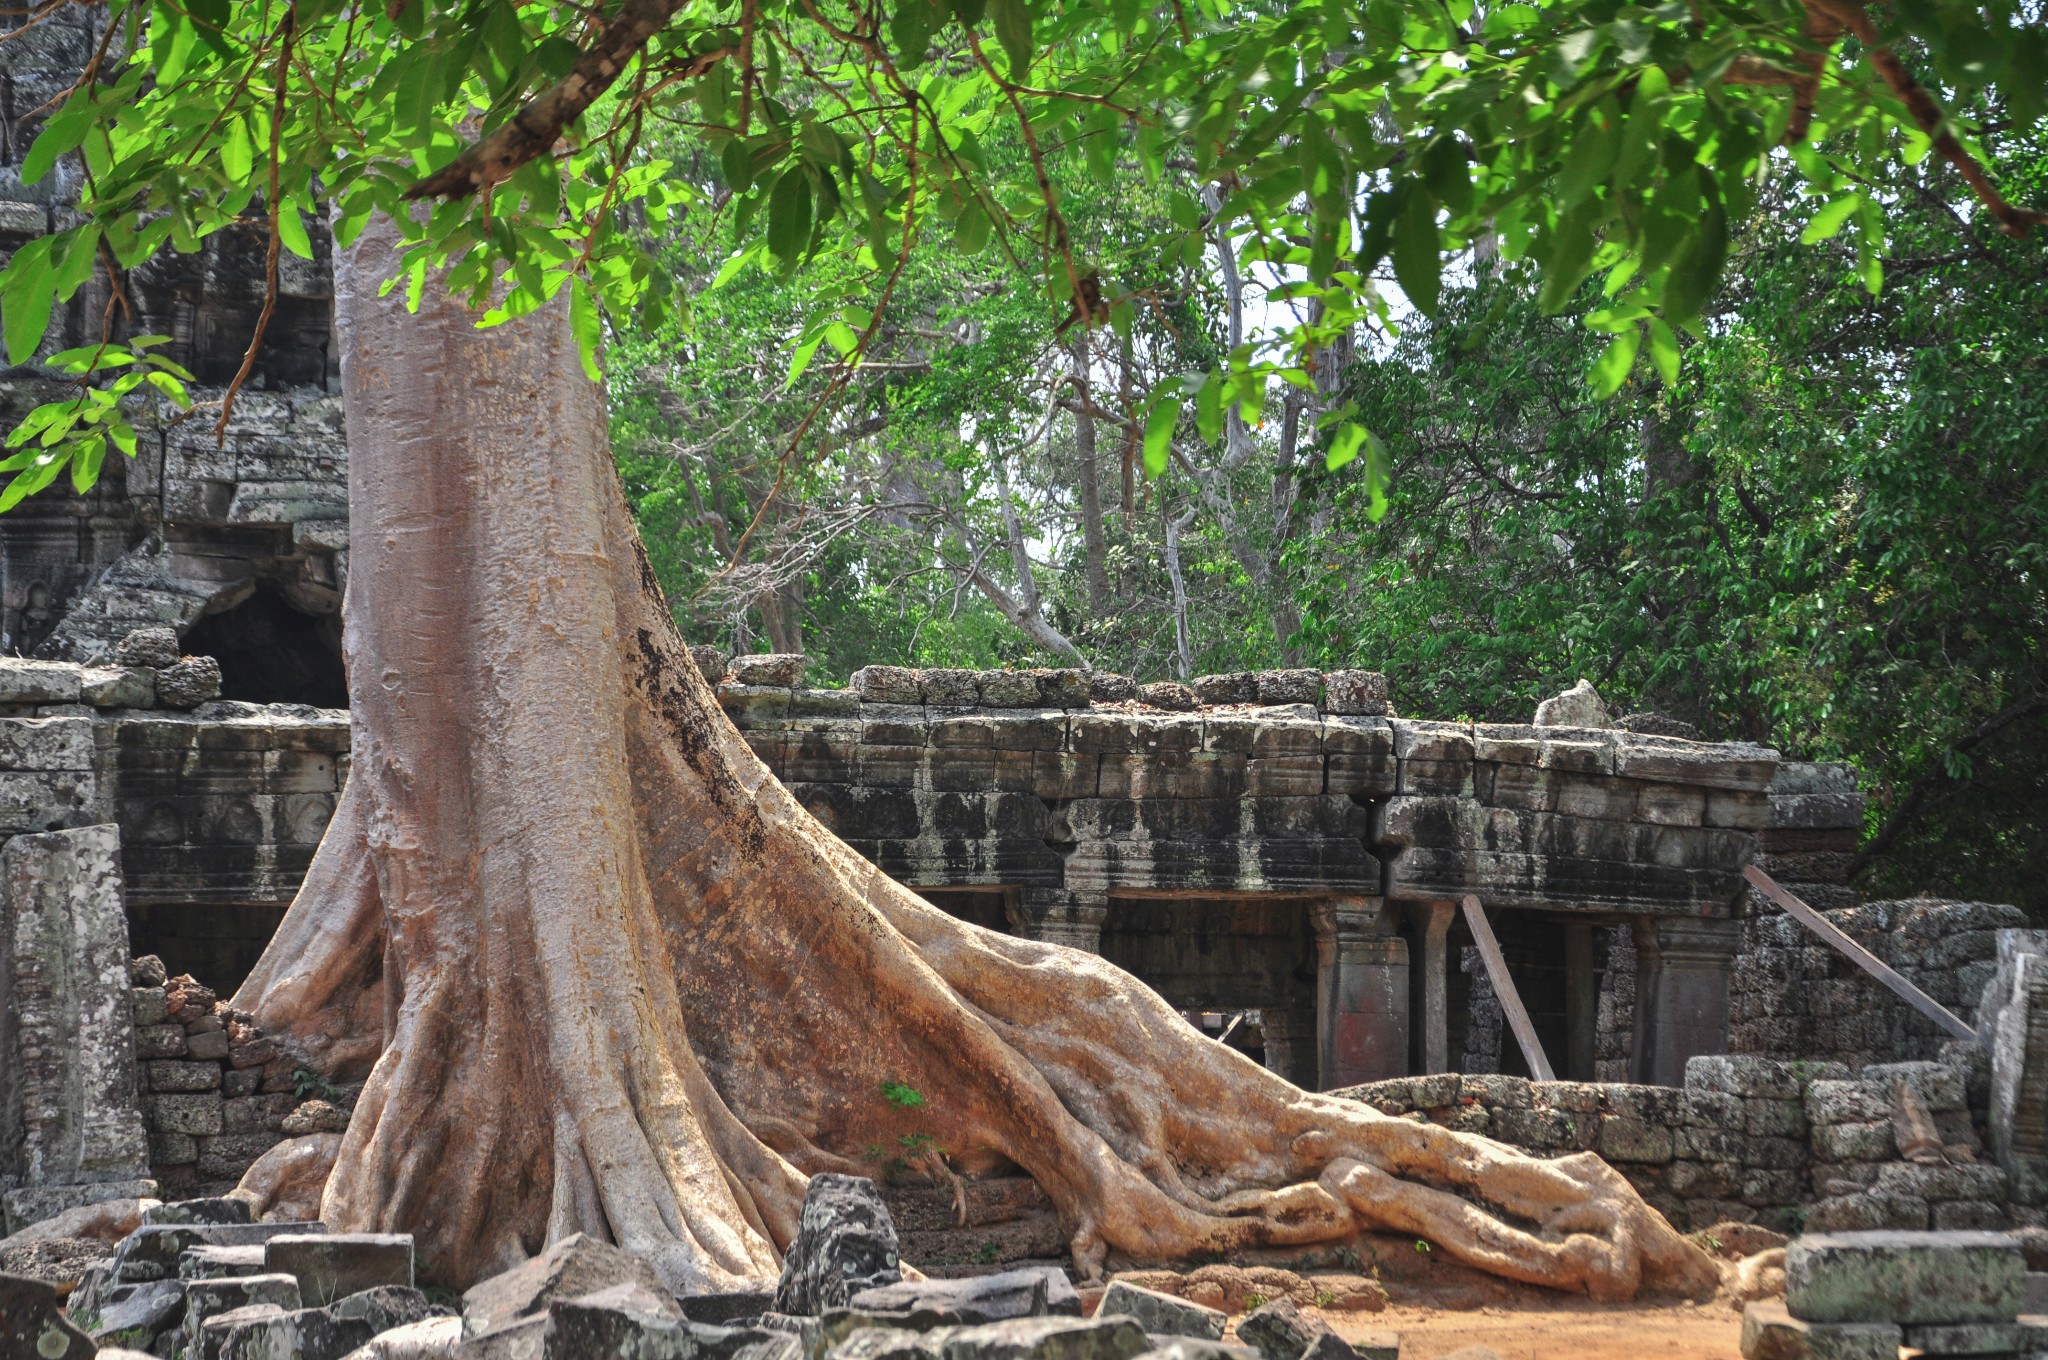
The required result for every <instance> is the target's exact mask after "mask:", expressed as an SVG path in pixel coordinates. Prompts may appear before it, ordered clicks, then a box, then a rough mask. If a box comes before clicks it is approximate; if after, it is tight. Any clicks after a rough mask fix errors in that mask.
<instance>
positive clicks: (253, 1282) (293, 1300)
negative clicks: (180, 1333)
mask: <svg viewBox="0 0 2048 1360" xmlns="http://www.w3.org/2000/svg"><path fill="white" fill-rule="evenodd" d="M259 1303H267V1304H271V1305H274V1306H275V1307H276V1308H277V1309H278V1310H279V1311H281V1312H289V1311H291V1310H292V1309H294V1308H298V1307H301V1306H303V1304H304V1300H303V1299H301V1298H300V1297H299V1282H298V1281H297V1280H295V1279H293V1278H292V1277H291V1276H289V1275H237V1276H232V1277H230V1278H228V1279H224V1280H187V1281H185V1336H186V1338H187V1339H188V1341H189V1340H190V1339H192V1338H195V1337H197V1336H198V1335H199V1332H200V1329H201V1328H202V1327H204V1326H205V1325H206V1320H207V1319H208V1318H211V1317H216V1316H218V1315H220V1314H222V1313H229V1312H233V1311H235V1310H236V1309H239V1308H247V1307H249V1306H251V1305H252V1304H259Z"/></svg>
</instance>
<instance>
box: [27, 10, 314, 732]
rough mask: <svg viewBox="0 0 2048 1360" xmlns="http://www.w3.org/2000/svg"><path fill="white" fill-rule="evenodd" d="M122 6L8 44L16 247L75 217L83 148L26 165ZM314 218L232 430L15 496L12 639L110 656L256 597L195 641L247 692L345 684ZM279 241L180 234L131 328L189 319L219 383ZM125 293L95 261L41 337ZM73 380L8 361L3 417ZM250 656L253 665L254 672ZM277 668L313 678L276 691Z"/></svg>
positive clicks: (197, 353)
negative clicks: (107, 20) (269, 244)
mask: <svg viewBox="0 0 2048 1360" xmlns="http://www.w3.org/2000/svg"><path fill="white" fill-rule="evenodd" d="M104 16H105V10H104V7H102V6H96V5H70V6H61V7H59V8H57V9H55V10H53V11H51V12H50V13H48V14H46V15H40V16H38V18H37V21H36V22H35V23H34V24H33V25H32V26H31V27H29V28H28V29H27V30H25V31H23V32H19V33H14V34H10V35H9V40H8V41H7V42H6V43H5V44H4V45H0V108H4V109H5V110H6V111H7V115H8V131H9V135H8V136H7V137H5V138H0V259H4V258H5V257H7V256H8V255H11V254H12V253H13V251H15V250H16V249H18V248H20V247H21V246H22V245H24V244H25V243H27V242H28V241H30V240H33V239H35V238H37V237H39V236H43V235H46V234H48V233H49V232H51V231H52V230H55V229H58V228H61V227H64V226H67V225H69V224H70V222H71V221H72V220H73V218H72V212H71V208H70V206H69V205H71V204H72V203H74V202H75V201H76V198H77V194H78V190H79V185H80V173H81V171H80V167H79V166H78V164H77V158H76V157H75V156H67V157H64V158H61V159H60V161H59V163H58V165H57V166H56V167H55V169H53V170H52V171H51V172H50V173H49V174H48V175H47V176H45V177H44V178H43V179H42V180H41V181H39V182H38V183H36V184H34V185H24V184H22V183H21V182H20V177H19V174H18V171H17V170H16V169H15V167H17V166H18V165H19V164H20V159H21V157H22V156H23V154H25V152H26V151H27V148H28V147H29V145H30V144H31V143H32V142H33V141H34V138H35V134H36V131H37V129H38V128H39V126H40V124H41V121H42V117H43V116H45V114H46V113H47V111H48V110H50V109H51V108H54V107H56V105H57V104H58V103H60V102H61V99H62V96H63V94H64V93H65V92H66V91H67V90H68V89H69V88H70V87H71V85H72V83H73V81H74V80H75V79H76V77H77V73H78V72H79V71H80V70H81V69H83V67H84V65H85V63H86V61H87V59H88V57H89V56H90V54H91V51H92V49H93V46H94V44H95V42H96V40H97V37H98V33H99V30H100V26H101V25H102V24H103V22H104ZM310 225H311V227H312V234H313V240H314V258H313V259H311V260H300V259H298V258H297V257H295V256H292V255H289V254H287V255H286V256H285V257H284V258H283V259H282V260H281V261H280V271H279V296H278V298H277V304H276V307H275V310H274V315H273V316H272V318H271V321H270V324H269V327H268V329H267V330H266V332H265V335H264V343H263V347H262V349H261V351H260V352H259V353H258V355H257V357H256V361H255V364H254V367H253V368H252V370H251V374H250V378H249V381H248V383H247V384H246V385H245V387H244V389H243V391H242V393H241V396H240V397H239V399H238V401H237V404H236V410H235V418H234V420H233V421H232V422H231V423H230V425H229V428H228V431H227V437H226V440H225V443H224V444H217V443H216V441H215V438H214V434H213V424H214V418H213V416H212V415H211V414H210V413H208V412H207V411H205V410H202V411H200V412H199V413H198V414H196V415H195V416H193V417H192V418H190V419H187V420H185V421H183V422H181V423H178V424H175V425H172V424H169V423H162V424H157V425H153V426H152V425H150V424H149V423H148V422H147V421H145V422H140V423H139V426H138V432H139V434H140V436H141V438H140V440H139V445H140V447H139V449H138V452H137V456H136V457H135V458H134V459H132V460H126V459H119V458H116V459H111V460H109V461H108V463H107V465H106V468H105V470H104V473H103V477H102V481H101V483H100V484H99V486H97V487H95V488H94V490H93V491H92V492H90V493H88V494H87V495H84V496H79V495H76V494H75V493H73V492H72V491H70V489H69V488H68V487H63V486H61V485H60V487H59V488H57V489H52V490H50V491H46V492H44V493H42V494H40V495H37V496H35V497H32V498H31V499H30V500H28V501H26V502H24V503H23V504H22V505H20V506H18V507H16V508H15V509H14V510H12V511H10V512H9V513H8V515H7V520H6V523H5V526H4V529H5V532H4V533H0V651H10V652H30V651H35V652H37V654H39V655H46V656H52V657H60V658H65V659H70V660H81V661H88V660H100V659H103V658H104V657H105V656H107V655H108V654H109V653H110V652H111V651H112V649H113V647H114V645H115V644H116V643H118V642H119V640H120V639H121V637H122V636H123V635H124V634H125V633H126V632H127V631H128V630H130V629H132V628H136V627H140V626H143V625H144V624H151V623H161V624H167V625H170V626H172V627H174V628H176V629H177V631H178V632H179V634H180V635H181V636H183V635H185V634H186V633H187V632H188V631H189V630H191V629H192V628H194V627H195V626H201V627H202V628H203V627H204V625H203V622H202V621H203V620H205V619H208V618H212V619H218V618H220V617H221V616H222V615H224V614H228V613H232V612H234V611H237V610H241V611H244V616H242V617H238V618H236V619H235V620H233V621H232V623H231V625H230V626H229V627H227V628H225V629H221V630H219V632H218V635H217V636H216V637H214V638H210V639H202V641H204V642H205V643H206V644H207V645H205V646H200V647H195V648H194V650H199V651H204V652H207V653H209V654H213V655H217V656H220V657H221V659H222V660H223V662H224V663H226V665H227V669H228V672H229V685H228V693H229V694H230V695H231V696H235V697H251V698H285V697H289V698H292V699H296V700H301V701H312V702H320V703H337V704H338V703H342V702H345V696H344V695H343V693H342V690H341V684H340V676H341V659H340V650H339V642H340V630H339V611H340V602H341V595H340V591H341V585H342V580H343V577H344V575H345V573H346V570H347V553H346V550H347V522H346V521H347V504H348V497H347V452H346V448H345V446H344V443H343V437H342V430H341V411H340V401H339V398H338V397H336V396H334V395H333V393H334V391H335V385H336V384H335V379H336V377H337V376H338V374H337V369H336V364H335V356H334V354H333V352H332V310H333V308H332V282H331V266H330V262H329V260H328V244H327V240H326V233H325V229H324V226H323V225H322V224H319V223H313V224H310ZM264 250H265V240H264V236H263V233H262V231H261V230H260V229H259V228H258V227H255V226H251V227H247V228H234V229H230V230H227V231H224V232H220V233H217V234H215V235H213V236H211V237H209V238H207V240H206V242H205V244H204V246H203V247H202V249H201V250H200V251H198V252H197V253H195V254H193V255H180V254H178V253H177V252H175V251H173V250H170V249H166V250H164V251H163V252H162V253H161V254H159V255H158V256H156V257H155V258H153V259H151V260H149V261H148V262H146V263H145V264H143V265H141V266H140V267H138V268H136V269H134V270H132V271H130V272H129V274H128V275H127V277H126V279H125V281H124V285H125V286H124V293H125V296H126V299H127V302H128V309H127V310H122V309H116V310H115V311H114V313H113V315H114V318H115V332H114V338H117V339H118V338H122V337H125V336H130V335H143V334H159V335H168V336H170V337H171V343H170V344H169V345H168V346H167V347H166V349H165V351H164V352H166V353H168V354H169V355H170V356H171V357H172V358H174V359H176V360H178V361H179V362H180V363H182V364H184V365H185V366H186V367H187V368H189V369H191V370H192V371H193V373H194V374H195V375H196V376H197V378H198V386H197V388H196V389H195V390H194V392H193V393H192V395H193V396H194V397H195V398H196V399H197V400H198V401H199V402H201V403H202V404H203V403H205V402H207V401H209V400H217V399H218V398H219V396H220V395H221V389H222V387H223V385H224V384H226V383H227V382H228V381H229V380H230V379H231V378H232V377H233V375H234V373H235V372H236V370H237V369H238V368H239V367H240V365H241V362H242V356H243V353H244V351H245V350H246V349H247V347H248V344H249V340H250V337H251V335H252V334H253V333H254V330H255V325H256V318H257V314H258V312H259V311H260V309H261V307H262V304H263V293H264V284H263V280H264V268H263V258H264ZM106 302H107V284H106V281H105V280H104V278H101V277H95V278H93V279H92V280H91V281H89V282H88V283H87V284H86V285H85V287H84V288H82V289H81V290H80V292H79V293H78V295H77V296H76V297H74V298H73V300H72V301H71V302H70V303H68V304H66V305H65V306H63V307H61V308H59V309H57V313H56V315H55V316H54V317H53V319H52V323H51V326H50V330H49V333H48V335H47V336H46V338H45V340H44V342H43V345H42V349H41V351H40V352H41V353H43V354H46V355H47V354H49V353H52V352H54V351H56V350H59V349H64V348H67V347H70V346H74V345H80V344H89V343H96V342H97V341H98V340H100V339H101V335H102V333H101V325H102V319H103V317H105V316H106V315H107V308H106ZM57 390H58V389H57V387H56V385H55V384H53V383H52V382H51V381H50V380H49V379H48V378H47V377H46V376H44V375H42V374H41V373H39V372H38V371H36V370H32V369H28V368H22V369H14V370H10V371H8V372H7V373H6V374H4V375H0V420H5V421H6V422H7V423H9V424H12V423H13V421H14V420H15V419H17V418H18V417H19V416H20V415H22V414H23V413H25V412H26V410H27V409H29V408H30V407H31V406H34V405H36V404H39V403H40V402H42V401H45V400H48V399H49V398H50V396H51V395H53V394H54V393H55V392H56V391H57ZM161 414H163V415H166V416H168V415H169V413H168V412H164V413H161ZM237 637H246V641H247V648H246V656H243V655H238V654H236V651H235V648H234V647H232V646H229V645H225V644H227V643H230V642H232V641H233V640H234V639H236V638H237ZM245 660H246V663H247V669H249V671H250V677H249V678H247V679H245V678H244V677H243V676H241V675H239V674H238V672H239V671H241V670H242V669H244V667H243V665H242V664H241V663H243V662H244V661H245ZM280 660H282V661H283V662H284V667H283V669H284V673H283V674H281V675H280V674H276V673H275V672H276V671H277V670H278V667H279V663H280ZM245 684H246V685H248V686H251V687H253V688H252V690H251V691H250V692H248V693H245V692H244V686H245ZM276 684H282V685H285V686H288V687H290V686H296V688H290V689H289V690H287V689H280V690H278V692H275V693H263V692H260V691H262V690H263V689H264V688H265V687H266V686H270V685H276Z"/></svg>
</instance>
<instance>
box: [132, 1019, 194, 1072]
mask: <svg viewBox="0 0 2048 1360" xmlns="http://www.w3.org/2000/svg"><path fill="white" fill-rule="evenodd" d="M135 1056H136V1057H137V1058H139V1059H142V1060H144V1061H145V1063H146V1062H147V1060H149V1059H151V1058H182V1057H184V1056H185V1027H184V1026H183V1025H137V1026H136V1027H135Z"/></svg>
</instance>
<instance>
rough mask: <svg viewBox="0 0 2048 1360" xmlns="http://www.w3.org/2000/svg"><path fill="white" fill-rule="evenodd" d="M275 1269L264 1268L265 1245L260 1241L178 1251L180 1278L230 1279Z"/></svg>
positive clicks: (262, 1273)
mask: <svg viewBox="0 0 2048 1360" xmlns="http://www.w3.org/2000/svg"><path fill="white" fill-rule="evenodd" d="M270 1273H273V1272H270V1271H266V1270H264V1268H263V1248H262V1247H261V1246H260V1245H256V1246H247V1247H208V1246H199V1247H187V1248H186V1249H185V1250H184V1251H182V1252H180V1253H179V1254H178V1278H179V1279H181V1280H231V1279H237V1278H240V1277H241V1276H244V1275H266V1274H270Z"/></svg>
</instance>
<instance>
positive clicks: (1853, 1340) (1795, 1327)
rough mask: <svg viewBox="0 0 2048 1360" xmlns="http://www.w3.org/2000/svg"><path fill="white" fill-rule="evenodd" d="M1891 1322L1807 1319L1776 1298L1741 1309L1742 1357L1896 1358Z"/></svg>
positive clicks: (1775, 1359)
mask: <svg viewBox="0 0 2048 1360" xmlns="http://www.w3.org/2000/svg"><path fill="white" fill-rule="evenodd" d="M1899 1337H1900V1332H1899V1328H1898V1326H1897V1324H1895V1323H1890V1322H1807V1321H1804V1320H1802V1319H1800V1318H1796V1317H1793V1316H1792V1315H1791V1313H1789V1312H1787V1311H1786V1308H1785V1305H1784V1304H1782V1303H1780V1302H1778V1301H1777V1300H1775V1299H1766V1300H1763V1301H1762V1302H1758V1303H1752V1304H1750V1305H1749V1306H1748V1307H1746V1308H1744V1309H1743V1310H1742V1355H1743V1360H1898V1355H1899Z"/></svg>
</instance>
